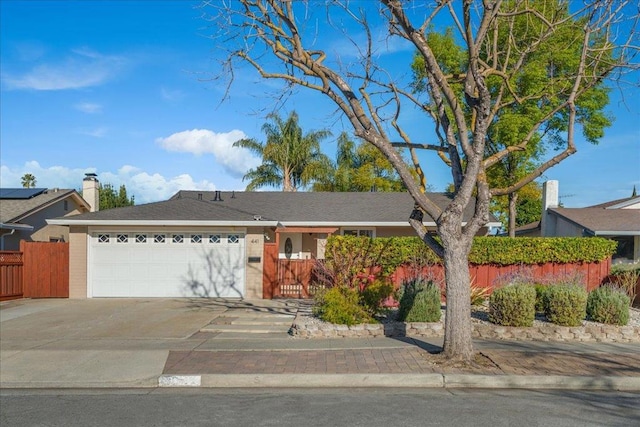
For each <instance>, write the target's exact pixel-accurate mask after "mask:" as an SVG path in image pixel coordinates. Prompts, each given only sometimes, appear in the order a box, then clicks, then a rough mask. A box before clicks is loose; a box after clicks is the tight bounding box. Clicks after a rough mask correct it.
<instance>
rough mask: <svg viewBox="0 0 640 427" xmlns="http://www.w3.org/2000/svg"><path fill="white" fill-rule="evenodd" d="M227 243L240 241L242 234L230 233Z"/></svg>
mask: <svg viewBox="0 0 640 427" xmlns="http://www.w3.org/2000/svg"><path fill="white" fill-rule="evenodd" d="M227 243H240V236H238V235H237V234H229V236H228V237H227Z"/></svg>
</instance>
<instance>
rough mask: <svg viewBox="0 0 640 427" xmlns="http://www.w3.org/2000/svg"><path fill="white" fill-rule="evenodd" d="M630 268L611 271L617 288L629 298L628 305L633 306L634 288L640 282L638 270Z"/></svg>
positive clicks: (639, 269)
mask: <svg viewBox="0 0 640 427" xmlns="http://www.w3.org/2000/svg"><path fill="white" fill-rule="evenodd" d="M633 267H635V265H632V267H616V268H615V269H612V274H613V280H614V282H615V284H616V285H617V287H618V288H620V289H621V290H622V291H623V292H624V293H626V294H627V296H628V297H629V305H631V304H633V301H634V300H635V299H636V288H637V286H638V281H640V268H637V267H636V268H633Z"/></svg>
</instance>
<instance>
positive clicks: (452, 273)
mask: <svg viewBox="0 0 640 427" xmlns="http://www.w3.org/2000/svg"><path fill="white" fill-rule="evenodd" d="M439 234H440V236H441V238H442V243H443V247H444V249H445V251H444V258H443V262H444V273H445V278H446V297H447V311H446V317H445V323H444V348H443V352H444V355H445V356H446V357H447V358H448V359H457V360H463V361H470V360H471V358H472V357H473V341H472V337H471V295H470V293H471V291H470V278H469V251H470V248H471V241H472V240H473V238H468V237H465V236H463V235H461V234H460V233H455V232H452V231H449V230H446V229H441V230H440V232H439Z"/></svg>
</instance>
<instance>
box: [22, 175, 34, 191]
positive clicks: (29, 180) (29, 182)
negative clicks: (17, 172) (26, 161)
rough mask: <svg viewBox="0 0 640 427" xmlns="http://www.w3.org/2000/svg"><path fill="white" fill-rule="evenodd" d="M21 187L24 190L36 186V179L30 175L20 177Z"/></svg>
mask: <svg viewBox="0 0 640 427" xmlns="http://www.w3.org/2000/svg"><path fill="white" fill-rule="evenodd" d="M22 186H23V187H24V188H33V187H35V186H36V177H35V176H33V175H32V174H30V173H25V174H24V175H22Z"/></svg>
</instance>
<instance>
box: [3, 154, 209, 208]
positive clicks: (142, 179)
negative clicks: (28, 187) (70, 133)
mask: <svg viewBox="0 0 640 427" xmlns="http://www.w3.org/2000/svg"><path fill="white" fill-rule="evenodd" d="M88 172H93V173H97V171H96V169H95V168H84V169H80V168H76V169H71V168H67V167H64V166H51V167H42V166H41V165H40V163H39V162H37V161H29V162H26V163H25V164H24V166H19V167H9V166H6V165H2V166H0V182H1V183H2V187H4V188H16V187H21V185H22V184H21V177H22V176H23V175H24V174H25V173H30V174H32V175H34V176H35V177H36V181H37V182H36V187H39V188H72V189H75V190H80V189H81V188H82V179H83V178H84V174H85V173H88ZM98 179H99V180H100V182H101V183H103V184H107V183H108V184H111V185H113V186H114V187H115V188H119V187H120V186H121V185H123V184H124V185H125V187H126V188H127V195H128V196H135V201H136V204H142V203H150V202H157V201H161V200H167V199H168V198H169V197H171V196H173V195H174V194H175V193H176V192H178V191H180V190H205V191H212V190H215V189H216V186H215V185H214V184H213V183H212V182H210V181H207V180H201V181H196V180H194V179H193V177H191V176H190V175H188V174H182V175H178V176H175V177H165V176H162V175H160V174H158V173H147V172H145V171H143V170H141V169H139V168H137V167H135V166H131V165H125V166H122V167H121V168H120V169H118V170H117V171H116V172H103V173H98Z"/></svg>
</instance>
